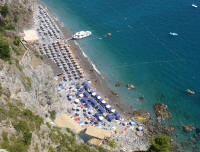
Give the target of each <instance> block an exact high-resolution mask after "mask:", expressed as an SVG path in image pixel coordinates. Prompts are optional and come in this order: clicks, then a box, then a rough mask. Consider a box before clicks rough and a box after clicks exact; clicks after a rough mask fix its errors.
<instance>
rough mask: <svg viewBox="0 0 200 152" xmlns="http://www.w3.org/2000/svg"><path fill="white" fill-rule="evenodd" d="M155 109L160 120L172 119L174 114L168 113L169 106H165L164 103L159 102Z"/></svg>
mask: <svg viewBox="0 0 200 152" xmlns="http://www.w3.org/2000/svg"><path fill="white" fill-rule="evenodd" d="M153 108H154V112H155V114H156V116H157V117H158V118H161V119H162V120H166V119H170V118H172V114H171V113H170V112H169V111H168V107H167V105H164V104H163V103H160V102H158V103H156V104H155V105H154V107H153Z"/></svg>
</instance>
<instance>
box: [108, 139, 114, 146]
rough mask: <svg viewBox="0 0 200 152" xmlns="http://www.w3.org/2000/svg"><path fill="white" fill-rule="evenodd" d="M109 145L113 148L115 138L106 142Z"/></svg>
mask: <svg viewBox="0 0 200 152" xmlns="http://www.w3.org/2000/svg"><path fill="white" fill-rule="evenodd" d="M107 144H108V145H109V146H110V147H112V148H114V147H115V144H116V143H115V140H114V139H113V140H109V141H108V143H107Z"/></svg>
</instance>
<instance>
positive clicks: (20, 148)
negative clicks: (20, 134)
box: [7, 141, 27, 152]
mask: <svg viewBox="0 0 200 152" xmlns="http://www.w3.org/2000/svg"><path fill="white" fill-rule="evenodd" d="M7 149H8V150H9V152H26V151H27V147H26V146H25V145H24V144H23V142H19V141H18V142H16V143H13V144H12V145H10V146H9V147H8V148H7Z"/></svg>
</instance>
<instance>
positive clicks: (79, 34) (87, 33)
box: [72, 31, 92, 40]
mask: <svg viewBox="0 0 200 152" xmlns="http://www.w3.org/2000/svg"><path fill="white" fill-rule="evenodd" d="M91 34H92V32H90V31H80V32H77V33H75V34H74V35H72V38H73V39H75V40H78V39H82V38H85V37H88V36H90V35H91Z"/></svg>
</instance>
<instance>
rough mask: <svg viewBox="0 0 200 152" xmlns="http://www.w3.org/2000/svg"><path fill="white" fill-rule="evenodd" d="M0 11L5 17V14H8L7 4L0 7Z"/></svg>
mask: <svg viewBox="0 0 200 152" xmlns="http://www.w3.org/2000/svg"><path fill="white" fill-rule="evenodd" d="M0 13H1V15H2V16H3V17H6V15H8V6H7V5H4V6H2V7H1V9H0Z"/></svg>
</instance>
